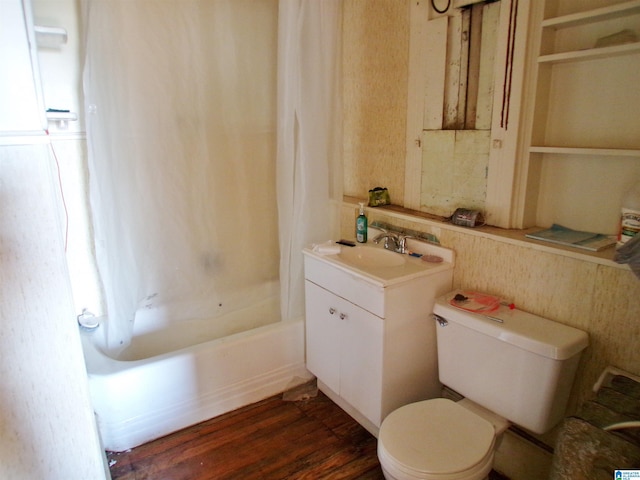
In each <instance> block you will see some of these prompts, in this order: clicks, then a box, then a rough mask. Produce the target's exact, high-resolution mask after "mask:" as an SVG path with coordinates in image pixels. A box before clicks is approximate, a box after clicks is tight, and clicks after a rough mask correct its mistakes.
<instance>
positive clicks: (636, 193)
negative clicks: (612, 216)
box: [618, 182, 640, 247]
mask: <svg viewBox="0 0 640 480" xmlns="http://www.w3.org/2000/svg"><path fill="white" fill-rule="evenodd" d="M638 232H640V182H638V183H636V184H635V185H634V186H633V187H632V188H631V189H630V190H628V191H627V193H625V195H624V197H623V199H622V210H621V215H620V228H619V230H618V247H621V246H622V245H624V244H625V243H626V242H628V241H629V240H631V239H632V238H633V237H634V236H635V235H636V234H638Z"/></svg>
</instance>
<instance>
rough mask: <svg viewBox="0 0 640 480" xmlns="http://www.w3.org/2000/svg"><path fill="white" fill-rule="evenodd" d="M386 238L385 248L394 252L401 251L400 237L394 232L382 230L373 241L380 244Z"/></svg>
mask: <svg viewBox="0 0 640 480" xmlns="http://www.w3.org/2000/svg"><path fill="white" fill-rule="evenodd" d="M383 239H384V248H385V249H387V250H392V251H394V252H398V253H401V252H400V237H399V236H398V235H397V234H395V233H393V232H382V233H381V234H380V235H377V236H376V238H374V239H373V243H375V244H378V243H380V240H383Z"/></svg>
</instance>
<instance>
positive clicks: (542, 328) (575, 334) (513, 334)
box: [433, 290, 589, 360]
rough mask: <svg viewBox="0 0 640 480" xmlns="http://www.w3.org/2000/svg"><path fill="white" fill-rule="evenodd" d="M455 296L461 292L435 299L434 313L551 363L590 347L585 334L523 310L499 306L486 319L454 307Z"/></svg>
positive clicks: (485, 316) (483, 316) (457, 291)
mask: <svg viewBox="0 0 640 480" xmlns="http://www.w3.org/2000/svg"><path fill="white" fill-rule="evenodd" d="M458 293H464V292H461V291H460V290H456V291H454V292H450V293H448V294H447V295H444V296H442V297H440V298H438V299H437V300H436V303H435V305H434V307H433V313H435V314H436V315H438V316H440V317H442V318H444V319H446V320H447V321H450V322H454V323H457V324H459V325H461V326H464V327H466V328H470V329H472V330H475V331H477V332H480V333H483V334H485V335H490V336H492V337H495V338H496V339H498V340H501V341H503V342H507V343H509V344H511V345H514V346H516V347H519V348H522V349H524V350H528V351H530V352H533V353H536V354H538V355H542V356H545V357H547V358H551V359H554V360H566V359H568V358H571V357H573V356H574V355H576V354H578V353H580V352H581V351H582V350H584V349H585V348H586V347H587V346H588V345H589V337H588V335H587V333H586V332H584V331H582V330H579V329H577V328H574V327H570V326H568V325H563V324H562V323H558V322H555V321H553V320H549V319H547V318H543V317H539V316H537V315H533V314H531V313H528V312H525V311H522V310H518V309H510V308H509V307H507V306H501V307H500V308H499V309H497V310H495V311H493V312H491V313H490V314H489V315H488V316H487V315H482V314H477V313H471V312H469V311H466V310H462V309H460V308H456V307H454V306H453V305H451V303H450V300H451V299H452V298H453V297H454V296H455V295H456V294H458ZM491 317H493V318H491ZM495 319H499V320H501V322H500V321H497V320H495Z"/></svg>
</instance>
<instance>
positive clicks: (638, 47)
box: [538, 42, 640, 63]
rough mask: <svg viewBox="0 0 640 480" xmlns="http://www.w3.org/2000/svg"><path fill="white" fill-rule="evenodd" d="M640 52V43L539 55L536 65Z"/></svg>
mask: <svg viewBox="0 0 640 480" xmlns="http://www.w3.org/2000/svg"><path fill="white" fill-rule="evenodd" d="M638 52H640V42H634V43H625V44H622V45H612V46H610V47H601V48H589V49H586V50H577V51H573V52H562V53H552V54H549V55H540V56H539V57H538V63H562V62H573V61H579V60H593V59H597V58H609V57H614V56H618V55H630V54H632V53H638Z"/></svg>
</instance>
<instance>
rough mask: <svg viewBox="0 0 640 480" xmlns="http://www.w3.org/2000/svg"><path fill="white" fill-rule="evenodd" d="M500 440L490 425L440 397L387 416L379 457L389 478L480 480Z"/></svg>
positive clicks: (379, 439) (381, 430)
mask: <svg viewBox="0 0 640 480" xmlns="http://www.w3.org/2000/svg"><path fill="white" fill-rule="evenodd" d="M501 430H504V429H501ZM500 433H501V432H500ZM496 439H497V434H496V428H495V427H494V425H493V424H492V423H491V422H490V421H488V420H486V419H485V418H483V417H481V416H480V415H478V414H476V413H474V412H472V411H470V410H468V409H467V408H465V407H463V406H462V405H460V404H458V403H456V402H454V401H452V400H448V399H445V398H436V399H431V400H425V401H422V402H417V403H412V404H409V405H405V406H404V407H401V408H399V409H397V410H395V411H394V412H392V413H391V414H389V415H388V416H387V418H385V420H384V422H382V425H381V427H380V432H379V436H378V458H379V460H380V465H381V466H382V471H383V473H384V476H385V478H386V479H387V480H417V479H424V480H432V479H433V480H435V479H437V480H454V479H455V480H481V479H484V478H486V477H487V475H488V473H489V471H490V470H491V467H492V465H493V456H494V451H495V445H496Z"/></svg>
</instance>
